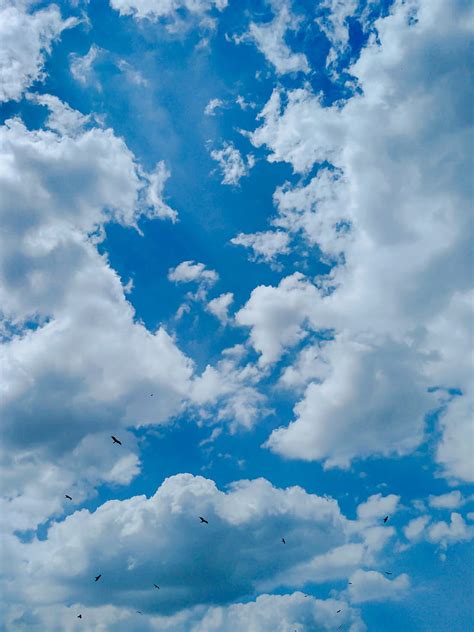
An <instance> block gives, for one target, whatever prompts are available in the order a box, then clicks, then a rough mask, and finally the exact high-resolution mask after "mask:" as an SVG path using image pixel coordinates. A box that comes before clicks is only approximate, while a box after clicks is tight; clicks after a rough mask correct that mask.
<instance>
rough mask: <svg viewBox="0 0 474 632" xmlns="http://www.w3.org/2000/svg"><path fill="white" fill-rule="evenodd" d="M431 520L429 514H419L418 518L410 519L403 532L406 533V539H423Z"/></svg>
mask: <svg viewBox="0 0 474 632" xmlns="http://www.w3.org/2000/svg"><path fill="white" fill-rule="evenodd" d="M429 521H430V517H429V516H419V517H418V518H413V520H410V522H409V523H408V524H407V525H406V526H405V527H404V528H403V533H404V534H405V537H406V539H407V540H410V541H416V540H419V539H421V537H422V536H423V534H424V533H425V529H426V526H427V524H428V523H429Z"/></svg>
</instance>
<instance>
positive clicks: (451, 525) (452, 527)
mask: <svg viewBox="0 0 474 632" xmlns="http://www.w3.org/2000/svg"><path fill="white" fill-rule="evenodd" d="M473 537H474V528H473V527H472V526H471V525H467V524H466V523H465V522H464V520H463V517H462V516H461V514H458V513H456V512H453V513H452V514H451V522H444V521H440V522H435V523H433V524H432V525H431V526H430V527H429V529H428V532H427V536H426V538H427V540H428V541H429V542H432V543H435V544H439V545H440V546H441V548H443V549H446V548H447V547H448V546H449V545H451V544H456V543H457V542H467V541H469V540H472V538H473Z"/></svg>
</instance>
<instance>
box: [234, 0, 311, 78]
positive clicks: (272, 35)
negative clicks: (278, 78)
mask: <svg viewBox="0 0 474 632" xmlns="http://www.w3.org/2000/svg"><path fill="white" fill-rule="evenodd" d="M280 5H281V6H280V7H279V8H277V7H275V8H277V14H276V16H275V18H274V19H273V20H272V21H271V22H269V23H267V24H261V23H260V24H258V23H255V22H251V23H250V26H249V32H248V33H246V34H245V35H244V36H242V37H240V38H237V39H236V41H237V42H240V41H253V42H254V43H255V45H256V46H257V48H258V49H259V51H260V52H261V53H262V54H263V55H264V56H265V58H266V59H267V61H268V62H270V63H271V64H272V65H273V66H274V67H275V70H276V72H277V73H278V74H279V75H284V74H287V73H291V72H304V73H307V72H309V70H310V67H309V64H308V60H307V58H306V55H304V54H303V53H295V52H293V51H292V50H291V49H290V47H289V46H288V44H287V43H286V41H285V37H286V34H287V32H289V31H297V30H298V29H299V27H300V20H299V19H297V18H296V17H295V16H294V15H292V14H291V12H290V10H289V7H288V4H287V3H286V2H285V3H280Z"/></svg>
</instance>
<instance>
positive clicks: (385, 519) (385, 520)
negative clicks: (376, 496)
mask: <svg viewBox="0 0 474 632" xmlns="http://www.w3.org/2000/svg"><path fill="white" fill-rule="evenodd" d="M387 520H388V516H385V518H384V519H383V521H384V524H385V523H386V522H387Z"/></svg>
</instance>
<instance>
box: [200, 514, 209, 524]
mask: <svg viewBox="0 0 474 632" xmlns="http://www.w3.org/2000/svg"><path fill="white" fill-rule="evenodd" d="M199 520H200V521H201V522H205V523H206V524H209V523H208V521H207V520H206V519H205V518H203V517H202V516H199Z"/></svg>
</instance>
